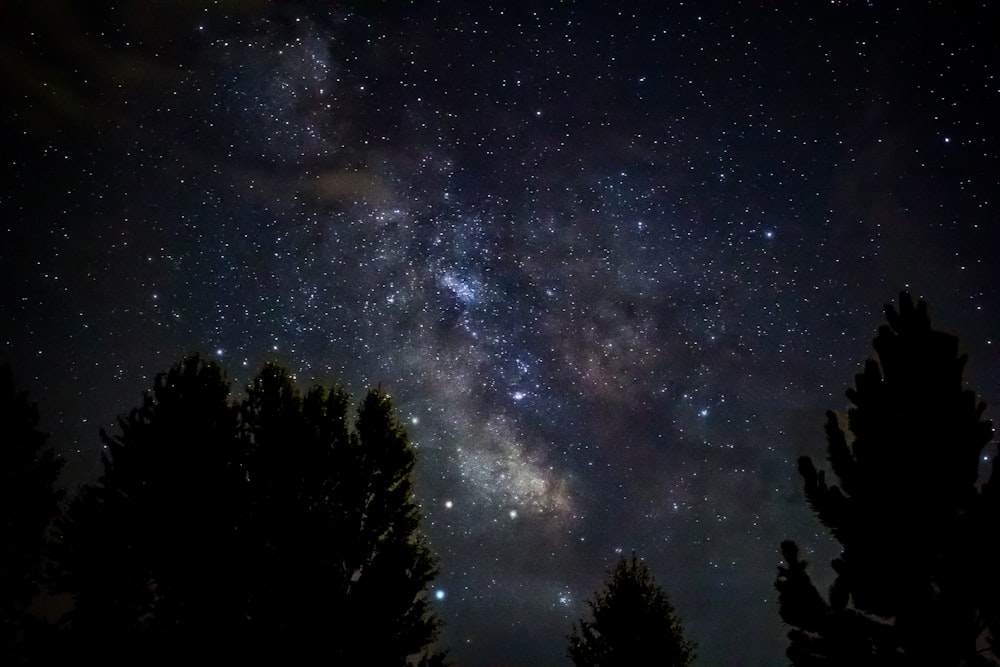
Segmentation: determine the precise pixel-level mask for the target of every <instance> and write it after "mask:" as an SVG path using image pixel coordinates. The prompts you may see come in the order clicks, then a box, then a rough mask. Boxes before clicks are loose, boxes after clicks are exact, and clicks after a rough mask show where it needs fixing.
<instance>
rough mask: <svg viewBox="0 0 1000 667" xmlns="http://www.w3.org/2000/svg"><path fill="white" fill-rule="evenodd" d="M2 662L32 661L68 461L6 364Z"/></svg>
mask: <svg viewBox="0 0 1000 667" xmlns="http://www.w3.org/2000/svg"><path fill="white" fill-rule="evenodd" d="M0 428H2V431H0V522H2V523H0V526H2V530H3V533H2V534H0V662H2V663H3V664H14V663H15V662H18V661H22V660H25V659H27V656H26V654H25V650H26V642H27V640H28V638H29V635H33V634H34V632H35V631H37V630H39V628H40V626H41V620H40V619H37V618H36V617H34V616H33V615H32V614H31V613H30V611H29V606H30V604H31V602H32V601H33V600H34V599H35V596H36V595H38V593H39V592H40V589H41V582H42V581H43V580H44V578H45V568H44V565H45V559H46V551H47V544H48V537H47V533H48V528H49V526H50V524H51V522H52V519H53V518H54V517H55V516H56V513H57V511H58V507H59V501H60V499H61V497H62V491H61V489H59V488H58V487H57V486H56V480H57V478H58V476H59V471H60V469H61V468H62V461H61V460H60V459H58V458H56V456H55V454H54V453H53V451H52V450H51V449H50V448H47V447H46V446H45V445H46V440H47V436H46V435H45V434H44V433H42V432H41V431H39V430H38V408H37V406H36V405H35V404H33V403H31V402H29V401H28V398H27V394H26V393H25V392H19V391H17V390H16V389H15V388H14V380H13V374H12V372H11V368H10V366H9V365H7V364H3V365H0Z"/></svg>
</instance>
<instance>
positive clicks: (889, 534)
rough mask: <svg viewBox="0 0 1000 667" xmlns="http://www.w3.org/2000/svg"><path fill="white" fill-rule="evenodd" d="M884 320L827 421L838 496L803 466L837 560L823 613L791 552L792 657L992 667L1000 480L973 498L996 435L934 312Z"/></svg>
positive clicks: (787, 586)
mask: <svg viewBox="0 0 1000 667" xmlns="http://www.w3.org/2000/svg"><path fill="white" fill-rule="evenodd" d="M885 313H886V317H887V320H888V324H887V325H883V326H882V327H880V329H879V331H878V335H877V337H876V338H875V341H874V347H875V350H876V352H877V356H878V359H877V360H869V361H868V362H867V363H866V364H865V367H864V372H863V373H862V374H859V375H858V376H856V381H855V385H856V386H855V388H853V389H848V391H847V397H848V399H849V400H850V401H851V403H852V407H851V408H850V409H849V410H848V414H847V420H846V424H845V423H844V422H843V421H842V420H841V418H840V417H838V416H837V415H836V414H835V413H833V412H828V413H827V423H826V436H827V455H828V460H829V462H830V466H831V468H832V471H833V473H834V474H835V475H836V476H837V478H838V480H839V486H831V485H828V484H827V481H826V476H825V473H824V471H817V470H816V467H815V466H814V465H813V462H812V461H811V460H810V459H809V458H808V457H802V458H800V459H799V472H800V474H801V475H802V477H803V480H804V482H805V493H806V498H807V500H808V502H809V504H810V506H811V507H812V509H813V511H814V512H815V513H816V515H817V517H818V518H819V520H820V522H821V523H822V524H823V525H824V526H826V527H827V529H828V530H830V532H831V533H832V535H833V537H834V538H835V539H836V540H837V541H838V542H840V544H841V546H842V551H841V554H840V556H839V557H838V558H836V559H835V560H834V561H833V563H832V565H833V570H834V573H835V580H834V582H833V585H832V586H831V588H830V591H829V595H828V599H824V598H823V597H822V596H821V595H820V593H819V592H818V591H817V590H816V588H815V586H814V585H813V583H812V581H811V579H810V577H809V575H808V573H807V571H806V563H805V561H804V560H802V558H801V557H800V555H799V550H798V547H797V546H796V545H795V543H794V542H791V541H786V542H784V543H783V544H782V553H783V555H784V557H785V564H784V565H783V566H781V567H779V569H778V578H777V581H776V586H777V589H778V591H779V603H780V614H781V617H782V619H784V621H785V622H786V623H787V624H788V625H789V626H791V629H790V630H789V633H788V637H789V640H790V643H789V647H788V649H787V655H788V657H789V659H790V660H791V661H792V664H794V665H799V666H806V665H848V664H850V665H874V664H878V665H909V664H921V665H922V664H935V665H975V664H994V662H995V660H996V655H995V654H994V652H993V651H992V649H991V646H990V635H991V634H992V633H993V631H994V630H995V627H994V626H995V623H996V619H997V607H996V605H997V591H998V588H997V576H996V574H995V572H996V557H997V555H998V552H997V547H996V546H994V545H993V542H995V540H993V536H994V534H995V531H996V527H997V519H998V518H1000V513H998V511H997V509H998V503H997V500H996V498H997V495H998V494H997V491H996V488H997V484H998V483H1000V482H998V481H997V479H998V477H1000V476H997V475H991V479H990V480H988V481H986V482H985V483H984V484H983V485H982V486H980V485H979V484H978V482H979V479H978V478H979V463H980V460H981V457H982V453H983V449H984V447H985V446H986V445H987V444H988V443H989V441H990V439H991V438H992V432H993V431H992V426H991V424H990V422H989V421H986V420H984V419H983V413H984V411H985V406H984V404H982V403H980V402H978V401H977V399H976V397H975V395H974V393H973V392H972V391H970V390H968V389H966V388H965V387H964V385H963V379H962V372H963V368H964V366H965V362H966V357H965V356H964V355H962V356H960V355H959V353H958V339H957V338H955V337H954V336H951V335H949V334H946V333H943V332H940V331H936V330H934V329H933V328H932V327H931V323H930V318H929V317H928V314H927V306H926V304H925V303H924V302H923V301H920V302H918V303H917V304H914V303H913V301H912V299H911V297H910V296H909V295H908V294H906V293H903V294H901V295H900V299H899V309H898V310H897V309H896V308H894V307H893V306H892V305H887V306H886V308H885ZM845 427H846V429H845ZM995 462H996V461H995V460H994V470H995Z"/></svg>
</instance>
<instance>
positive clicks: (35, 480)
mask: <svg viewBox="0 0 1000 667" xmlns="http://www.w3.org/2000/svg"><path fill="white" fill-rule="evenodd" d="M0 381H2V382H3V387H0V389H2V390H3V391H4V392H5V393H4V395H3V397H2V398H3V402H4V405H3V407H2V409H3V410H4V413H3V416H4V417H6V419H5V423H4V426H5V438H4V439H5V442H4V443H3V446H2V447H0V452H2V453H3V455H4V460H3V463H4V466H3V475H4V480H3V481H4V485H3V492H4V494H5V495H4V498H3V508H2V509H3V512H4V513H5V516H4V519H5V523H4V527H5V530H6V531H7V532H8V534H6V535H4V539H3V544H4V552H3V557H4V563H3V565H4V568H3V572H4V581H3V583H4V590H3V591H2V592H3V599H2V602H3V619H2V620H3V624H4V627H3V631H4V635H3V642H4V644H3V650H4V654H3V657H4V658H5V660H4V662H5V664H9V663H22V664H48V663H54V662H55V661H57V660H63V659H68V658H72V659H74V660H83V661H85V662H86V661H89V660H94V661H97V662H100V663H105V664H108V663H111V664H179V663H180V662H182V661H184V660H188V659H191V658H192V657H204V658H210V659H212V660H221V661H224V662H225V663H232V662H236V661H238V660H245V659H253V660H254V662H257V661H260V660H261V659H267V658H268V657H272V658H275V659H279V658H280V660H281V661H282V662H287V661H291V662H293V663H299V662H300V661H305V662H308V661H310V660H306V658H307V657H309V658H310V659H311V657H312V656H323V657H324V660H326V661H329V662H330V663H331V664H344V665H348V664H373V665H403V664H416V663H418V662H419V663H420V664H440V663H442V662H443V655H442V654H441V653H438V652H435V651H434V650H433V644H434V641H435V639H436V637H437V633H438V627H439V621H438V619H437V617H436V616H435V615H434V614H433V613H432V611H431V609H430V604H429V601H428V585H429V583H430V582H431V580H432V579H433V577H434V576H435V574H436V572H437V569H436V568H437V564H436V558H435V557H434V555H433V554H432V552H431V550H430V548H429V546H428V545H427V543H426V542H425V541H424V539H423V538H422V537H421V534H420V532H419V524H420V520H421V516H420V513H419V510H418V507H417V505H416V503H415V501H414V499H413V493H412V488H411V484H412V480H411V473H412V470H413V466H414V463H415V455H414V452H413V449H412V447H411V445H410V442H409V439H408V437H407V435H406V432H405V431H404V430H403V428H402V427H401V426H400V424H399V422H398V421H397V419H396V416H395V414H394V411H393V407H392V403H391V401H390V399H389V397H388V396H387V395H386V394H385V393H384V392H383V391H381V390H380V389H374V390H371V391H369V392H368V393H367V394H366V395H365V397H364V398H363V399H362V401H361V402H360V405H359V406H358V407H357V409H356V410H355V411H353V414H352V409H351V399H350V397H349V396H348V395H347V393H346V392H344V391H343V390H341V389H332V390H328V389H326V388H323V387H319V386H315V387H312V388H310V389H309V390H308V391H306V392H305V393H302V392H300V390H299V389H298V388H297V387H296V385H295V383H294V382H293V380H292V378H291V377H290V376H289V374H288V373H287V372H286V371H285V370H284V369H282V368H280V367H278V366H274V365H267V366H265V367H264V368H263V369H262V370H261V371H260V372H259V373H258V374H257V376H256V377H255V378H254V379H253V381H252V383H251V384H250V386H249V387H248V388H247V396H246V398H245V400H243V401H241V402H238V403H237V402H234V401H232V400H231V399H230V385H229V382H228V380H227V379H226V377H225V374H224V373H223V371H222V369H221V368H220V367H219V366H218V365H216V364H215V363H213V362H210V361H204V360H203V359H201V358H200V357H198V356H191V357H188V358H185V359H183V360H182V361H181V362H179V363H178V364H176V365H175V366H174V367H173V368H171V369H170V370H169V371H167V372H165V373H161V374H160V375H159V376H157V378H156V381H155V384H154V387H153V389H152V390H151V391H150V392H148V393H146V395H145V396H144V397H143V400H142V404H141V405H140V406H139V407H137V408H135V409H133V410H132V411H131V412H129V413H128V414H127V415H124V416H122V417H120V418H119V424H118V428H117V430H116V431H115V432H113V433H107V432H103V431H102V432H101V439H102V441H103V443H104V445H105V454H104V456H103V464H104V465H103V468H104V472H103V474H102V475H101V477H100V479H99V480H98V481H97V482H96V483H94V484H88V485H85V486H83V487H82V488H81V489H80V490H79V492H78V493H76V494H75V495H74V496H73V497H72V499H71V500H70V501H69V502H68V504H67V505H66V507H65V510H64V511H62V512H59V513H56V508H57V501H58V499H59V493H60V492H59V491H58V490H57V489H56V488H55V478H56V475H57V474H58V470H59V466H58V463H57V462H56V460H55V459H54V458H53V456H52V454H51V450H47V449H45V448H44V440H45V439H44V436H43V435H42V434H41V433H39V432H38V431H37V411H36V410H35V408H34V406H32V405H31V404H30V403H29V402H28V401H27V399H26V398H25V396H24V395H23V394H18V393H15V392H14V390H13V383H12V382H11V380H10V372H9V369H6V370H5V371H4V374H3V376H2V377H0ZM8 482H14V483H13V484H11V483H8ZM50 520H51V523H50ZM46 531H49V532H48V537H49V538H50V539H48V540H46ZM43 564H44V565H45V566H46V567H45V569H44V570H43ZM39 582H44V583H45V585H46V586H47V587H48V588H49V592H50V593H53V594H64V595H68V596H69V597H70V598H71V600H72V605H71V608H70V609H69V611H68V612H67V613H65V614H64V615H63V616H62V617H61V618H60V619H59V620H58V622H57V623H55V624H53V625H46V624H44V623H42V622H41V621H39V620H38V619H37V618H35V617H34V616H33V615H32V614H31V613H30V608H29V604H30V602H31V599H32V596H33V595H35V594H36V593H38V589H39Z"/></svg>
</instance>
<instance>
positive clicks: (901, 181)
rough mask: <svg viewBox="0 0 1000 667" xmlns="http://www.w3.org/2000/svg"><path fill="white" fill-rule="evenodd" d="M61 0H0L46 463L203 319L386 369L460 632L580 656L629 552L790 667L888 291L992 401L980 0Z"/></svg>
mask: <svg viewBox="0 0 1000 667" xmlns="http://www.w3.org/2000/svg"><path fill="white" fill-rule="evenodd" d="M55 4H56V5H58V6H59V11H56V12H50V13H43V12H42V10H40V9H32V8H31V6H30V5H24V6H20V5H18V6H6V7H4V9H2V10H0V16H2V15H3V14H7V16H6V17H5V18H4V20H3V21H2V24H3V25H5V26H6V27H5V28H4V29H3V30H4V36H3V40H2V43H3V45H4V46H3V47H0V48H2V49H3V53H4V60H5V61H6V62H7V63H8V65H7V66H6V68H5V69H4V72H3V75H2V76H3V85H4V88H3V94H4V99H5V100H8V101H9V104H8V105H6V106H7V109H6V110H5V112H4V126H3V128H4V129H3V132H4V140H5V141H4V144H5V146H7V147H8V149H7V150H5V151H4V153H5V156H4V157H3V158H2V160H0V162H2V164H3V170H4V171H3V186H2V190H0V201H2V202H3V209H4V224H3V225H2V226H0V235H2V236H0V238H2V244H0V277H2V279H3V284H4V286H5V287H4V289H3V293H2V295H0V313H2V315H3V322H4V324H3V328H2V330H0V355H2V356H3V358H5V359H9V360H10V361H12V362H13V363H14V365H15V366H14V370H15V373H16V377H18V378H20V380H21V384H23V385H26V387H27V388H28V389H29V390H30V391H31V394H32V397H33V398H35V399H36V400H38V401H39V403H40V407H41V410H42V414H43V419H44V420H45V426H46V427H47V428H48V429H49V430H50V431H51V432H52V434H53V438H52V441H53V444H54V445H56V446H57V448H58V449H59V451H60V452H61V453H62V454H63V455H64V456H65V457H66V458H67V460H68V466H67V479H68V480H69V481H68V483H71V484H75V483H78V482H80V481H90V480H92V479H93V478H94V477H95V476H96V475H97V473H98V471H99V465H100V463H99V462H100V458H99V455H100V452H99V444H98V439H97V437H96V435H97V429H98V428H100V427H101V426H102V425H110V424H112V423H113V420H114V416H115V415H116V414H118V413H120V412H123V411H125V410H127V409H128V408H129V407H130V406H132V405H134V404H135V403H136V402H137V400H138V397H139V396H140V394H141V392H142V390H143V389H145V388H146V387H148V386H149V384H150V383H151V381H152V378H153V376H155V374H156V373H157V372H159V371H161V370H165V369H166V368H167V367H168V366H169V365H170V364H171V363H173V362H174V361H175V360H176V359H177V358H179V356H180V355H182V354H184V353H186V352H188V351H192V350H198V351H201V352H203V353H206V354H213V355H216V356H217V357H218V358H219V360H220V361H221V362H222V363H223V364H224V365H225V367H226V368H227V369H228V372H229V373H230V376H231V378H232V379H233V380H234V386H235V387H237V388H239V387H240V386H241V385H242V384H243V383H245V382H246V381H247V380H248V379H249V377H250V376H251V374H252V373H253V372H254V371H255V370H256V369H257V368H258V367H259V365H260V364H261V363H263V362H264V361H266V360H277V361H279V362H281V363H283V364H285V365H287V366H288V367H289V368H290V369H291V370H292V371H293V373H295V375H296V377H297V378H298V379H299V380H300V382H304V383H310V382H314V381H316V382H323V383H342V384H344V385H346V386H347V387H348V388H350V389H351V390H352V391H353V392H354V393H355V394H358V393H359V392H361V391H363V390H364V389H365V388H366V387H368V386H372V385H374V384H379V383H380V384H382V385H383V386H384V387H385V388H386V389H387V390H388V391H389V392H390V393H391V395H392V396H393V400H394V402H395V404H396V406H397V408H398V409H399V411H400V413H401V415H402V417H403V418H404V420H405V423H406V424H407V426H408V430H409V432H410V435H411V437H412V439H413V441H414V442H415V443H416V446H417V448H418V455H419V470H418V479H417V485H416V489H417V494H418V497H419V500H420V503H421V506H422V509H423V512H424V515H425V528H426V531H427V533H428V535H429V537H430V540H431V542H432V545H433V547H434V548H435V550H436V551H437V553H438V554H439V556H440V559H441V574H440V576H439V577H438V579H437V581H436V582H435V587H436V588H435V589H434V594H433V598H434V604H435V605H436V608H437V610H438V611H439V613H440V615H441V616H442V618H443V620H444V621H445V623H446V626H445V632H444V635H443V638H442V641H443V644H444V645H445V646H446V647H448V648H450V649H451V655H452V658H453V659H454V660H455V661H456V662H457V663H458V664H465V665H476V664H484V665H485V664H525V665H527V664H532V665H537V664H559V663H560V662H561V661H565V658H564V652H565V636H566V635H567V634H568V632H569V629H570V624H571V623H572V621H573V620H574V619H577V618H579V617H580V616H582V615H584V614H585V613H586V605H585V600H586V599H587V598H588V597H589V596H590V595H591V594H592V593H593V591H595V590H596V589H597V588H598V587H599V586H600V584H601V581H602V578H603V575H604V573H605V571H606V570H607V569H609V568H610V566H611V565H612V564H613V563H614V562H615V560H616V559H617V558H618V556H619V555H620V554H623V553H626V554H627V553H630V552H632V551H633V550H634V551H635V552H636V553H637V554H639V555H640V556H642V557H644V558H645V559H646V560H647V562H649V563H650V564H651V568H652V570H653V572H654V573H655V575H656V577H657V581H658V582H659V583H661V584H662V585H663V586H664V588H665V589H666V590H667V592H668V594H669V595H670V596H671V599H672V600H673V602H674V603H675V606H676V607H677V609H678V612H679V614H680V615H681V617H682V619H683V620H684V622H685V625H686V627H687V629H688V632H689V634H690V635H691V637H692V638H693V639H694V640H695V641H697V642H698V643H699V645H700V649H699V655H700V657H701V662H702V664H747V665H757V664H774V663H776V662H778V661H780V660H782V651H783V647H784V639H783V635H784V629H783V627H782V626H781V623H780V619H779V618H778V614H777V602H776V599H775V594H774V590H773V580H774V576H775V573H776V566H777V564H778V562H779V555H778V544H779V542H780V541H781V540H782V539H783V538H785V537H794V538H796V539H797V540H798V541H799V543H800V544H801V545H803V546H804V547H806V548H807V549H811V550H813V552H814V557H813V558H812V559H811V560H813V562H815V563H817V564H822V563H823V562H824V560H826V559H827V558H828V557H829V555H830V553H829V552H830V543H829V542H828V540H827V538H825V537H824V536H823V534H822V531H821V530H820V527H819V524H818V523H817V522H815V521H814V520H813V518H812V517H811V516H810V514H809V512H808V509H807V507H806V506H805V502H804V499H803V497H802V494H801V492H800V488H799V481H798V479H797V476H796V472H795V464H794V461H795V459H796V458H797V457H798V456H799V455H800V454H802V453H808V454H811V455H813V456H814V457H816V456H822V447H823V441H822V420H823V414H824V411H825V410H826V409H828V408H833V409H841V408H843V407H844V405H845V399H844V398H843V395H842V391H843V388H844V387H845V386H846V385H847V384H849V382H850V381H851V378H852V377H853V374H854V373H855V372H857V371H858V369H859V368H860V364H861V362H862V361H863V360H864V359H865V358H866V357H867V356H870V354H871V352H870V339H871V337H872V335H873V333H874V330H875V327H877V325H878V324H879V323H880V321H881V320H880V315H879V309H880V308H881V306H882V304H883V303H885V302H887V301H891V300H892V299H894V297H895V295H896V293H897V292H898V291H899V290H901V289H909V290H911V291H913V292H914V293H915V294H916V295H917V296H920V297H923V298H926V299H927V300H928V302H929V303H930V306H931V310H932V315H934V317H935V322H936V323H938V324H939V325H941V326H942V327H944V328H948V329H951V330H953V331H955V332H956V333H958V334H959V335H960V336H961V337H962V341H963V344H964V346H965V347H966V349H967V350H968V351H969V352H970V356H971V359H972V361H971V363H970V366H969V378H970V381H971V383H972V386H973V387H974V388H975V389H976V390H977V391H978V392H979V393H980V395H982V396H983V397H984V398H985V400H986V401H987V402H988V403H989V404H991V405H996V404H997V403H998V401H1000V384H998V380H997V377H998V375H997V373H996V372H995V369H996V364H997V362H998V361H1000V356H998V353H997V351H996V342H995V341H996V338H997V336H998V319H997V315H996V314H997V313H998V312H1000V303H998V298H1000V292H997V290H996V289H995V288H996V286H997V285H998V284H1000V282H998V279H1000V275H998V273H997V269H996V261H995V259H994V258H993V255H994V254H995V249H996V248H997V247H998V244H997V242H998V241H1000V237H998V233H997V228H996V224H995V220H996V218H997V194H998V192H1000V153H998V149H997V145H998V144H997V136H996V123H995V119H996V118H997V117H1000V86H998V83H997V72H996V67H997V62H998V52H997V48H998V47H997V46H996V41H995V40H994V39H993V38H992V36H991V35H990V34H989V33H988V30H987V29H986V27H985V26H986V25H988V23H989V22H988V21H987V3H978V4H977V3H967V4H965V5H962V6H961V8H960V7H959V6H958V5H955V6H951V5H948V6H939V5H937V4H933V3H927V4H926V6H925V4H924V3H918V4H907V5H905V6H894V5H892V4H890V3H882V2H862V1H860V0H858V1H856V2H853V1H848V2H833V3H812V2H801V3H795V2H790V3H767V4H765V5H760V6H758V5H757V4H755V3H749V4H748V5H746V6H743V5H740V6H735V5H733V4H732V3H667V4H665V5H664V6H659V7H658V8H654V4H653V3H646V4H643V3H609V4H608V6H606V7H604V8H595V7H594V6H592V5H587V4H586V3H551V4H548V5H545V4H544V3H536V4H535V5H531V4H530V3H528V4H520V3H514V4H509V3H499V4H491V3H463V4H461V5H451V6H449V5H448V4H447V3H431V2H428V3H421V2H418V3H411V4H409V5H407V6H405V7H404V6H403V5H402V4H401V3H386V4H385V5H380V4H378V3H376V4H375V5H369V4H367V3H353V4H352V3H346V4H344V5H341V4H340V3H334V4H333V5H332V6H331V5H329V4H328V3H321V2H305V1H303V2H298V3H296V2H259V3H229V2H216V3H201V2H177V3H160V4H154V5H149V4H148V3H143V2H139V1H138V0H134V1H128V2H123V3H118V4H117V5H115V6H114V7H111V6H109V7H108V8H107V9H93V8H83V7H80V6H78V5H76V4H75V3H70V2H68V1H67V2H57V3H55ZM355 4H356V6H353V5H355ZM178 455H179V456H191V457H197V453H196V452H179V454H178Z"/></svg>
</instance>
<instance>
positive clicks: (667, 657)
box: [567, 553, 695, 667]
mask: <svg viewBox="0 0 1000 667" xmlns="http://www.w3.org/2000/svg"><path fill="white" fill-rule="evenodd" d="M587 605H588V606H589V607H590V611H591V618H590V619H581V620H580V621H579V622H578V623H575V624H574V625H573V632H572V634H570V636H569V648H568V650H567V655H568V656H569V657H570V659H572V660H573V664H574V665H577V666H578V667H597V666H600V667H619V666H620V667H626V666H629V665H663V666H664V667H686V666H687V665H690V664H691V662H692V661H693V660H694V657H695V645H694V643H693V642H691V641H689V640H688V639H687V638H686V637H685V635H684V627H683V625H682V624H681V621H680V618H679V617H678V616H677V613H676V611H675V610H674V607H673V605H672V604H671V602H670V599H669V597H668V596H667V594H666V593H665V592H664V591H663V589H662V588H661V587H660V586H659V585H658V584H657V583H656V581H655V580H654V578H653V575H652V573H651V572H650V571H649V567H648V566H647V565H646V564H645V563H644V562H642V561H640V560H638V559H637V558H636V556H635V554H634V553H633V554H632V560H631V561H628V560H626V559H625V557H624V556H622V557H621V558H620V559H619V561H618V563H617V565H615V567H614V569H613V570H612V571H611V572H610V573H608V576H607V579H606V580H605V584H604V589H603V590H602V591H600V592H598V593H596V594H595V596H594V598H593V599H592V600H588V601H587Z"/></svg>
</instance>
